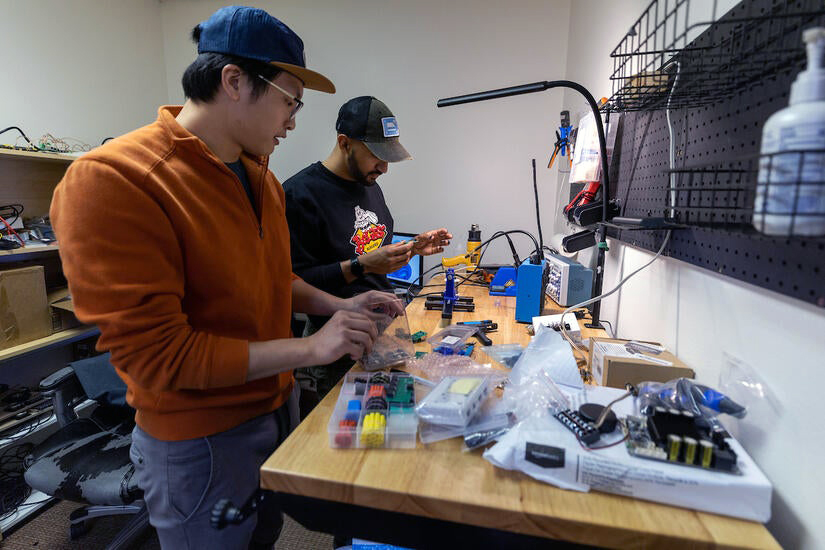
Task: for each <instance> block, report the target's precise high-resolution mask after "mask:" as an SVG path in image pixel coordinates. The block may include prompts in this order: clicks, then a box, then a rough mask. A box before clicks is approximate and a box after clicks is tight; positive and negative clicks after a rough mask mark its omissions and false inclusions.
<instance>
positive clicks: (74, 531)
mask: <svg viewBox="0 0 825 550" xmlns="http://www.w3.org/2000/svg"><path fill="white" fill-rule="evenodd" d="M91 527H92V526H91V525H90V522H88V521H81V522H80V523H72V524H70V525H69V538H70V539H72V540H77V539H79V538H80V537H82V536H83V535H85V534H86V533H88V532H89V529H91Z"/></svg>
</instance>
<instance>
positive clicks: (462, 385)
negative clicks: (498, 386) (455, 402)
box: [450, 378, 481, 395]
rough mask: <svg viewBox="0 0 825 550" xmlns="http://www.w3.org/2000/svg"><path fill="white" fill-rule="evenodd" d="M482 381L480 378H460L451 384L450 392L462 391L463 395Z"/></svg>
mask: <svg viewBox="0 0 825 550" xmlns="http://www.w3.org/2000/svg"><path fill="white" fill-rule="evenodd" d="M480 383H481V379H480V378H462V379H460V380H456V381H455V382H453V383H452V384H451V385H450V393H460V394H461V395H467V394H468V393H470V392H471V391H473V390H474V389H476V388H477V387H478V385H479V384H480Z"/></svg>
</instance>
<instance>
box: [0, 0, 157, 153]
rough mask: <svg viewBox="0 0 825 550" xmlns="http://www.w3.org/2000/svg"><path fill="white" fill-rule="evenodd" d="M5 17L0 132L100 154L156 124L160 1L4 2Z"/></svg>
mask: <svg viewBox="0 0 825 550" xmlns="http://www.w3.org/2000/svg"><path fill="white" fill-rule="evenodd" d="M0 13H2V14H3V15H2V17H0V49H1V50H2V51H3V64H4V67H3V79H2V81H0V93H2V101H0V129H2V128H5V127H6V126H19V127H21V128H22V129H23V130H24V131H25V132H26V134H27V135H28V136H29V138H30V139H31V140H33V141H35V140H37V139H38V138H40V136H42V135H43V134H45V133H47V132H48V133H50V134H52V135H54V136H55V137H73V138H76V139H79V140H81V141H84V142H86V143H88V144H89V145H93V146H94V145H99V144H100V142H101V141H102V140H103V138H105V137H107V136H117V135H120V134H122V133H124V132H126V131H128V130H131V129H133V128H137V127H138V126H142V125H144V124H147V123H149V122H152V121H153V120H154V119H155V117H156V112H157V105H159V104H162V103H165V102H166V96H167V93H166V78H165V71H164V58H163V37H162V34H161V30H162V29H161V26H160V4H159V2H158V0H109V1H106V2H103V1H99V0H72V1H70V2H69V1H65V0H40V1H37V2H22V1H19V0H0ZM16 139H17V133H16V132H14V131H11V132H7V133H5V134H2V135H0V143H3V144H14V143H15V140H16Z"/></svg>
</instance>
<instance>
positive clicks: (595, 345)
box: [590, 338, 696, 389]
mask: <svg viewBox="0 0 825 550" xmlns="http://www.w3.org/2000/svg"><path fill="white" fill-rule="evenodd" d="M628 342H631V340H620V339H615V338H591V339H590V371H591V372H592V374H593V381H594V382H596V383H597V384H599V385H601V386H609V387H611V388H622V389H623V388H624V387H625V384H626V383H628V382H630V383H631V384H639V383H640V382H667V381H668V380H673V379H675V378H693V377H695V376H696V373H694V372H693V369H691V368H690V367H688V366H687V365H685V364H684V363H683V362H681V361H680V360H679V358H677V357H676V356H675V355H673V354H672V353H670V352H669V351H667V350H664V351H662V352H661V353H659V354H654V353H645V352H642V353H633V352H632V351H629V350H627V348H625V344H627V343H628ZM644 343H647V344H653V345H654V346H660V344H657V343H655V342H644ZM645 357H649V358H650V359H645ZM664 363H670V364H669V365H666V364H664Z"/></svg>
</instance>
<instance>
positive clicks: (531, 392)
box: [501, 371, 570, 419]
mask: <svg viewBox="0 0 825 550" xmlns="http://www.w3.org/2000/svg"><path fill="white" fill-rule="evenodd" d="M501 401H502V408H503V409H504V410H507V411H511V412H512V413H513V414H514V415H515V417H516V418H518V419H523V418H527V417H528V416H530V415H532V414H534V413H536V412H540V413H542V414H544V413H545V412H546V411H547V410H550V412H551V413H553V414H555V413H557V412H559V411H563V410H565V409H569V408H570V400H569V399H568V398H567V396H566V395H565V394H564V393H563V392H562V391H561V390H560V389H559V387H558V386H557V385H556V383H555V382H553V379H552V378H551V377H550V375H549V374H547V373H546V372H543V371H540V372H538V373H536V374H534V375H533V376H531V377H529V378H526V379H524V380H523V381H522V382H521V383H520V384H508V385H506V386H505V387H504V395H503V396H502V398H501Z"/></svg>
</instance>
